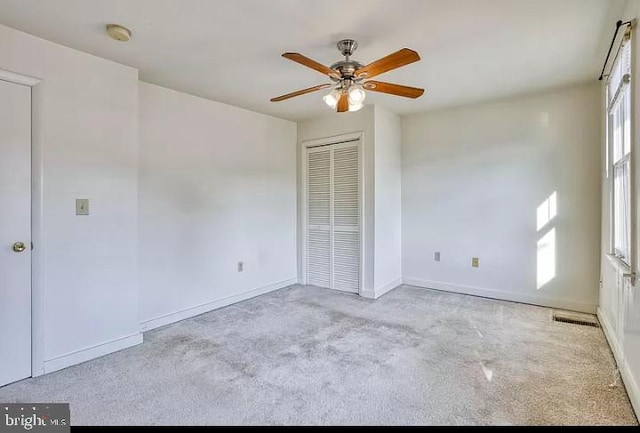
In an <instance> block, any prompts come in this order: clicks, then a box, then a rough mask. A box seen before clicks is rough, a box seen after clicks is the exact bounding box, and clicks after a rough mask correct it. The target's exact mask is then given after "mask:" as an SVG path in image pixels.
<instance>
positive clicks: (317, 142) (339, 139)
mask: <svg viewBox="0 0 640 433" xmlns="http://www.w3.org/2000/svg"><path fill="white" fill-rule="evenodd" d="M349 141H358V150H359V153H360V161H359V162H358V164H359V165H360V167H359V169H360V175H359V176H358V177H359V185H358V186H359V187H360V194H359V197H358V199H359V201H360V284H359V287H358V294H359V295H360V296H363V291H364V287H365V286H364V277H365V263H366V258H365V243H366V240H365V236H364V234H365V212H366V210H365V200H364V199H365V197H366V195H365V181H364V179H365V171H364V168H365V150H364V149H365V146H364V131H357V132H351V133H347V134H340V135H334V136H331V137H324V138H318V139H313V140H305V141H303V142H302V151H303V153H302V157H301V158H300V173H301V177H302V179H301V180H302V191H301V192H302V206H301V211H302V227H301V228H302V233H301V239H302V251H300V257H301V260H300V262H301V263H300V265H301V268H300V270H301V273H302V279H301V281H300V283H301V284H303V285H306V284H307V238H308V233H307V231H308V227H309V222H308V218H309V216H308V215H307V209H308V207H309V203H308V197H307V187H308V179H307V161H308V159H309V157H308V154H309V152H308V151H309V149H312V148H315V147H320V146H331V145H333V144H340V143H345V142H349Z"/></svg>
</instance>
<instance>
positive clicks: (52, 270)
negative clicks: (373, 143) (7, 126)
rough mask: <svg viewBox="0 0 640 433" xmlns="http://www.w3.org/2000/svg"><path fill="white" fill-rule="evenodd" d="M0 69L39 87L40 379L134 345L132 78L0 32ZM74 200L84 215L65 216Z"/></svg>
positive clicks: (99, 62) (94, 60)
mask: <svg viewBox="0 0 640 433" xmlns="http://www.w3.org/2000/svg"><path fill="white" fill-rule="evenodd" d="M0 69H4V70H9V71H12V72H16V73H19V74H23V75H29V76H33V77H37V78H40V79H42V82H41V83H40V84H39V85H38V86H37V87H36V88H35V89H34V93H33V98H34V122H35V125H34V149H36V152H35V153H34V158H36V161H35V162H36V164H39V163H41V164H42V167H43V180H42V181H43V183H44V199H43V203H42V214H43V223H42V232H43V236H44V239H43V242H42V243H40V244H38V243H37V241H36V245H35V248H36V255H37V257H38V262H37V263H41V264H42V269H41V270H42V273H41V275H40V277H41V278H40V279H38V281H36V282H35V283H41V284H35V285H34V297H35V298H36V304H37V305H36V309H35V310H34V314H35V315H36V316H35V319H36V320H37V322H36V323H35V324H34V325H35V326H34V333H35V334H34V335H35V344H36V345H35V346H34V358H35V360H36V361H37V362H36V365H35V369H34V374H40V373H42V372H43V371H45V370H46V371H52V370H56V369H59V368H62V367H65V366H67V365H70V364H73V363H77V362H80V361H83V360H86V359H89V358H92V357H95V356H97V355H99V354H103V353H106V352H109V351H112V350H115V349H117V348H122V347H124V346H128V345H131V344H135V343H139V342H141V341H142V336H141V334H139V323H138V304H137V295H138V284H137V237H138V233H137V225H136V218H137V209H138V205H137V176H136V170H137V136H136V135H137V130H136V115H137V100H138V97H137V95H138V91H137V86H138V72H137V70H136V69H133V68H130V67H127V66H123V65H119V64H116V63H113V62H110V61H107V60H103V59H100V58H98V57H94V56H91V55H88V54H84V53H81V52H78V51H75V50H72V49H69V48H66V47H62V46H60V45H57V44H54V43H51V42H48V41H45V40H42V39H39V38H36V37H33V36H30V35H27V34H25V33H22V32H19V31H16V30H13V29H10V28H8V27H5V26H0ZM38 149H42V151H43V152H40V151H39V150H38ZM35 175H36V177H37V176H38V173H37V172H36V173H35ZM76 198H88V199H90V210H91V215H89V216H83V217H78V216H76V215H75V199H76ZM42 360H44V361H45V362H44V364H43V363H42Z"/></svg>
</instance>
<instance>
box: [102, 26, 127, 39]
mask: <svg viewBox="0 0 640 433" xmlns="http://www.w3.org/2000/svg"><path fill="white" fill-rule="evenodd" d="M107 34H108V35H109V36H110V37H111V38H112V39H115V40H116V41H120V42H128V41H129V39H131V30H129V29H128V28H126V27H122V26H121V25H118V24H107Z"/></svg>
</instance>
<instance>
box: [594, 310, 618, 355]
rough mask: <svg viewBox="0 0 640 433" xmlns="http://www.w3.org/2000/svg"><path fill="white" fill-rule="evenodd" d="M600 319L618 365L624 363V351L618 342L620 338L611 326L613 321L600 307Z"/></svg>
mask: <svg viewBox="0 0 640 433" xmlns="http://www.w3.org/2000/svg"><path fill="white" fill-rule="evenodd" d="M597 315H598V321H600V325H601V326H602V331H603V332H604V336H605V337H606V339H607V342H608V343H609V347H610V348H611V352H613V357H614V358H615V359H616V363H617V364H618V365H621V364H622V361H623V359H622V352H621V350H620V345H619V344H618V338H617V337H616V333H615V332H613V328H612V327H611V322H610V321H609V318H608V317H607V316H606V315H605V314H604V311H602V310H601V309H600V308H599V307H598V313H597Z"/></svg>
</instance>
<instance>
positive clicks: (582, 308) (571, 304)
mask: <svg viewBox="0 0 640 433" xmlns="http://www.w3.org/2000/svg"><path fill="white" fill-rule="evenodd" d="M403 281H404V284H406V285H408V286H414V287H421V288H425V289H434V290H441V291H444V292H453V293H462V294H465V295H474V296H480V297H483V298H491V299H499V300H503V301H512V302H520V303H523V304H532V305H539V306H542V307H549V308H559V309H563V310H571V311H579V312H582V313H589V314H595V313H596V310H597V305H595V304H589V303H585V302H575V301H567V300H564V299H555V298H546V297H544V296H532V295H525V294H519V293H510V292H504V291H500V290H493V289H486V288H482V287H472V286H462V285H457V284H450V283H443V282H441V281H428V280H421V279H417V278H403Z"/></svg>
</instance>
